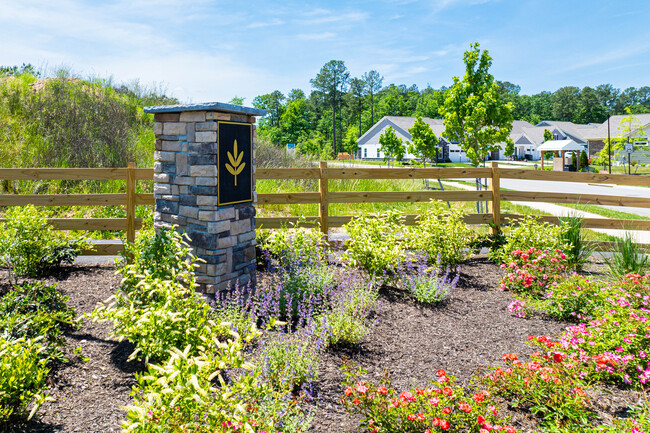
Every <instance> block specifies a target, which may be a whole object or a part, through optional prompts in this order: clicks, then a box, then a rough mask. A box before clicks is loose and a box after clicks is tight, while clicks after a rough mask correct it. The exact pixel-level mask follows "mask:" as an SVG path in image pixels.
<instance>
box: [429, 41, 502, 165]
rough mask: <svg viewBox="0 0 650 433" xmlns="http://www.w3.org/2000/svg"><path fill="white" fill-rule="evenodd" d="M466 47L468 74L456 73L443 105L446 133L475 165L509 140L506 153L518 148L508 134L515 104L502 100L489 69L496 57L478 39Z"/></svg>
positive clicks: (464, 58)
mask: <svg viewBox="0 0 650 433" xmlns="http://www.w3.org/2000/svg"><path fill="white" fill-rule="evenodd" d="M470 48H471V49H470V50H469V51H465V54H464V56H463V61H464V62H465V76H464V77H463V79H462V80H461V79H460V78H459V77H454V84H453V85H452V86H451V88H449V90H448V91H447V96H446V98H445V103H444V104H443V106H442V107H441V109H440V112H441V114H442V115H443V116H444V119H445V131H444V133H443V135H444V136H445V137H446V138H447V139H449V140H450V141H457V142H458V143H460V146H461V147H462V149H463V151H464V152H465V154H466V155H467V157H468V159H469V160H470V161H471V163H472V164H473V165H474V166H478V164H479V163H480V162H481V161H483V160H484V159H485V158H486V157H487V156H488V155H489V154H490V153H491V152H493V151H496V150H499V145H498V143H504V142H505V143H506V152H505V153H506V155H511V154H512V153H513V151H514V144H513V142H512V140H510V138H509V137H508V136H509V135H510V131H511V130H512V109H513V107H512V104H510V103H505V102H503V101H502V99H501V97H500V95H499V86H498V84H497V83H496V82H495V81H494V77H493V76H492V75H491V74H490V73H489V72H488V70H489V69H490V66H491V65H492V57H490V55H489V54H488V51H487V50H483V51H481V49H480V45H479V43H478V42H474V43H473V44H472V45H471V46H470Z"/></svg>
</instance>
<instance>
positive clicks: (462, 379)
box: [0, 256, 639, 432]
mask: <svg viewBox="0 0 650 433" xmlns="http://www.w3.org/2000/svg"><path fill="white" fill-rule="evenodd" d="M460 269H461V278H460V281H459V283H458V286H457V287H456V289H455V290H454V291H453V292H452V293H451V295H450V296H449V298H447V299H446V300H445V301H444V302H443V303H441V304H438V305H435V306H423V305H422V304H418V303H416V302H415V301H414V300H413V299H412V297H411V296H409V295H408V294H407V293H406V292H404V291H402V290H399V289H397V288H394V287H390V286H383V287H382V288H381V289H380V292H379V293H380V308H379V311H378V312H377V313H376V316H375V317H374V324H373V326H372V328H371V330H370V332H369V334H368V335H366V336H365V337H364V339H363V340H362V342H361V343H360V344H357V345H352V346H335V347H332V348H329V349H327V350H326V351H325V353H324V355H323V357H322V359H321V363H320V375H319V377H318V379H317V380H316V381H315V383H314V393H313V403H312V404H310V405H308V406H309V408H310V409H311V412H312V415H313V422H312V428H311V429H310V431H313V432H343V431H347V432H352V431H359V430H358V420H357V419H354V418H353V417H351V416H350V415H349V414H348V413H347V412H346V411H345V409H344V408H343V406H342V405H340V404H339V401H340V398H341V395H342V392H343V390H344V387H343V385H341V382H342V381H343V380H344V376H343V374H342V372H341V370H340V366H341V365H342V364H343V363H344V362H345V361H346V360H351V361H353V362H355V363H357V364H359V365H360V366H362V367H364V368H366V369H367V374H366V377H364V379H366V380H368V381H371V382H375V383H376V382H378V381H379V379H380V378H381V377H382V376H383V375H384V373H385V372H386V371H388V372H389V373H390V375H391V378H392V382H393V385H394V386H395V387H396V388H398V389H408V388H410V387H412V386H414V385H416V386H426V385H427V384H428V382H429V381H431V380H434V379H436V370H438V369H440V368H443V369H445V370H446V371H447V372H448V373H449V374H451V375H454V376H456V377H457V378H458V381H459V383H460V384H467V382H468V381H469V379H470V377H471V376H472V375H473V374H474V373H476V372H477V369H480V368H482V367H486V366H494V365H497V364H501V363H502V360H501V356H502V354H504V353H517V354H518V355H519V356H520V357H523V358H525V355H526V354H528V353H530V352H531V350H532V349H531V348H530V346H528V345H527V344H526V339H527V336H528V335H530V334H534V335H558V334H559V333H560V332H561V331H562V330H563V328H564V327H565V326H566V323H561V322H558V321H555V320H552V319H550V318H548V317H546V316H544V315H542V314H538V315H534V316H533V317H528V318H526V319H520V318H516V317H514V316H513V315H511V314H510V313H508V312H507V305H508V304H509V303H510V302H511V301H512V297H511V295H510V294H509V293H508V292H502V291H499V290H498V286H499V281H500V279H501V277H502V275H503V271H502V270H501V269H499V267H498V266H497V265H495V264H493V263H492V262H490V261H488V260H487V258H485V257H484V256H477V257H474V258H472V259H470V260H468V261H467V262H465V263H463V264H462V265H461V268H460ZM600 269H601V266H600V264H598V263H590V264H589V267H588V270H591V271H592V272H597V271H599V270H600ZM353 272H358V271H353ZM263 277H264V276H263V275H262V279H263ZM0 282H1V283H0V284H2V286H3V288H5V287H6V286H7V283H8V278H7V274H6V271H1V270H0ZM46 282H47V283H48V284H52V283H57V284H58V287H59V289H60V290H61V291H62V292H63V293H64V294H65V295H67V296H69V298H70V301H69V304H70V305H71V306H73V307H75V308H76V310H77V314H78V315H79V316H81V315H83V314H84V313H88V312H90V311H92V310H93V308H94V307H95V305H96V303H97V302H98V301H102V300H105V299H106V298H108V297H109V296H110V295H112V294H113V293H114V292H115V291H116V289H117V287H118V286H119V277H118V276H116V275H115V273H114V267H112V266H69V267H65V268H64V270H63V271H62V272H60V273H59V274H58V275H56V276H55V277H52V278H49V279H48V280H46ZM110 326H111V325H110V323H93V322H91V321H90V320H88V319H83V326H82V328H81V329H80V330H78V331H71V332H68V333H67V334H66V335H65V338H66V341H67V343H68V349H67V351H68V352H70V356H69V358H70V360H71V361H70V362H69V363H64V364H61V365H59V366H57V367H56V368H55V370H54V372H53V374H52V375H51V381H50V391H49V392H50V394H51V395H52V396H53V397H55V398H56V401H54V402H48V403H46V404H45V405H44V406H43V407H42V408H41V409H40V410H39V412H38V414H39V415H38V420H34V421H31V422H29V423H27V424H26V425H20V426H19V425H15V424H14V425H12V426H11V427H8V429H7V431H28V432H51V431H58V432H88V431H93V432H94V431H102V432H110V431H120V430H121V429H120V423H121V421H122V420H123V419H124V416H125V412H124V411H123V410H122V409H120V407H121V406H125V405H127V404H129V402H130V397H129V392H130V391H131V387H132V385H134V383H135V380H134V376H133V373H134V372H137V371H142V370H143V368H144V365H143V364H142V363H138V362H127V361H126V359H127V357H128V356H129V354H130V353H131V350H132V346H131V345H130V344H129V343H126V342H124V343H119V344H118V343H116V342H114V341H111V340H109V339H108V338H107V337H108V334H109V332H110ZM75 347H81V349H82V354H83V356H85V357H87V358H89V360H88V361H87V362H85V361H83V360H81V359H80V358H79V357H78V356H75V355H74V354H72V353H71V352H72V350H73V349H74V348H75ZM603 389H604V388H601V390H603ZM601 390H595V391H591V392H593V393H594V396H595V397H597V398H596V399H595V401H597V402H598V404H597V405H596V407H597V409H598V412H599V419H600V420H602V421H603V422H607V420H608V418H609V417H611V416H613V415H617V416H620V415H621V414H622V413H624V411H625V409H626V406H627V405H628V404H631V403H636V402H637V401H638V400H639V394H638V393H637V392H633V391H621V390H618V389H614V388H610V389H609V393H607V392H603V391H601ZM606 391H607V390H606ZM511 415H513V418H512V421H511V424H512V425H513V426H515V427H517V428H522V429H524V430H529V429H531V428H533V427H534V425H533V424H532V422H531V420H530V419H528V418H527V417H526V416H524V415H522V414H521V413H516V412H513V413H511Z"/></svg>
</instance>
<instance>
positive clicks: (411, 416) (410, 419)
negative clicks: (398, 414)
mask: <svg viewBox="0 0 650 433" xmlns="http://www.w3.org/2000/svg"><path fill="white" fill-rule="evenodd" d="M416 418H417V417H416V416H415V414H413V413H411V414H409V415H408V416H407V417H406V419H408V420H409V421H415V419H416Z"/></svg>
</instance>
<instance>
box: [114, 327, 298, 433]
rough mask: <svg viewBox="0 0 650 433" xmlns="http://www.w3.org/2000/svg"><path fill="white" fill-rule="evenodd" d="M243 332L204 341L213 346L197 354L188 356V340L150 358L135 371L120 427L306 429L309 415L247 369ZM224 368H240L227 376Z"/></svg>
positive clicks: (149, 432) (136, 432)
mask: <svg viewBox="0 0 650 433" xmlns="http://www.w3.org/2000/svg"><path fill="white" fill-rule="evenodd" d="M248 337H250V336H246V335H243V336H242V338H234V339H232V340H229V341H228V342H226V343H221V342H218V341H213V342H212V343H210V342H208V341H205V342H204V345H205V346H206V347H215V349H216V350H214V351H210V352H209V353H205V354H202V355H200V356H191V354H190V352H191V350H190V348H189V346H188V347H187V348H186V349H185V350H184V351H181V350H178V349H175V348H174V349H172V350H171V354H170V357H169V359H168V360H167V361H165V362H164V363H163V364H161V365H151V364H150V365H149V366H148V371H147V372H146V373H144V374H141V375H137V377H136V378H137V384H136V386H135V387H134V390H133V393H132V395H133V397H134V402H133V404H131V405H129V406H127V407H126V410H127V420H126V421H125V422H124V424H123V426H122V427H123V428H124V429H125V431H129V432H133V433H145V432H146V433H153V432H160V433H167V432H169V431H174V432H176V431H177V432H181V431H182V432H205V433H208V432H221V431H231V430H232V431H235V430H237V431H250V432H252V431H267V432H274V431H280V429H281V431H283V432H300V431H304V430H306V428H307V427H308V424H309V419H308V418H307V417H306V416H305V415H304V414H303V413H302V411H301V410H300V407H299V406H298V405H296V404H295V402H294V401H291V399H289V398H287V397H288V396H287V395H286V394H285V393H283V392H278V391H275V390H273V389H271V388H270V387H269V386H268V385H266V384H265V383H264V382H262V381H261V380H260V378H259V377H258V376H256V375H255V374H252V372H251V371H252V368H253V366H252V365H251V364H249V363H247V362H245V361H244V358H243V355H242V353H243V350H242V349H243V347H242V344H241V342H242V340H243V339H246V338H248ZM224 369H239V370H241V371H242V372H243V373H242V374H241V375H239V376H238V377H236V379H235V380H228V381H227V378H226V377H225V376H224V375H223V370H224ZM289 427H290V428H289Z"/></svg>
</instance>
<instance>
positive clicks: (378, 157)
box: [377, 149, 380, 158]
mask: <svg viewBox="0 0 650 433" xmlns="http://www.w3.org/2000/svg"><path fill="white" fill-rule="evenodd" d="M377 158H380V156H379V149H377Z"/></svg>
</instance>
